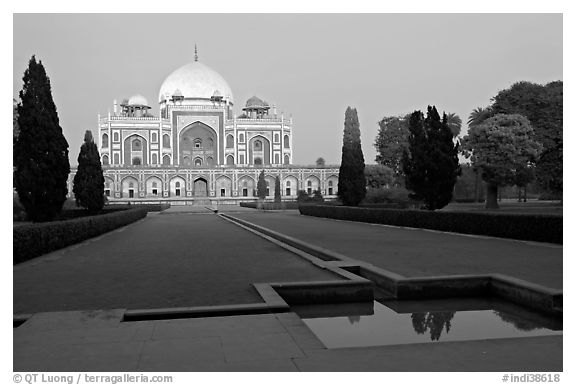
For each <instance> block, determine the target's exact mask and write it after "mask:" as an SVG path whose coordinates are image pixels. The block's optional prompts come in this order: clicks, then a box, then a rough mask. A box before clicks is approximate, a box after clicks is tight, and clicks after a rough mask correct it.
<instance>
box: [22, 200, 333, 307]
mask: <svg viewBox="0 0 576 385" xmlns="http://www.w3.org/2000/svg"><path fill="white" fill-rule="evenodd" d="M204 212H206V213H207V214H204V213H191V212H185V213H175V214H172V215H170V214H169V213H162V214H157V213H156V214H153V213H151V214H148V217H147V218H146V219H144V220H141V221H138V222H136V223H134V224H131V225H129V226H126V227H123V228H121V229H118V230H115V231H113V232H110V233H107V234H105V235H102V236H100V237H97V238H93V239H90V240H88V241H86V242H83V243H81V244H78V245H74V246H71V247H68V248H66V249H63V250H59V251H56V252H54V253H50V254H47V255H45V256H43V257H40V258H37V259H34V260H31V261H28V262H25V263H22V264H19V265H16V266H14V269H13V271H14V274H13V275H14V313H15V314H19V313H36V312H46V311H62V310H98V309H114V308H127V309H148V308H166V307H181V306H209V305H226V304H243V303H254V302H262V299H261V298H260V296H259V295H258V293H257V291H256V290H255V289H254V288H253V286H252V283H257V282H285V281H316V280H337V279H340V278H339V277H338V276H335V275H333V274H332V273H329V272H326V271H324V270H322V269H319V268H317V267H315V266H314V265H312V264H311V263H309V262H307V261H305V260H303V259H302V258H300V257H298V256H296V255H295V254H292V253H290V252H288V251H286V250H284V249H282V248H280V247H278V246H276V245H274V244H272V243H270V242H268V241H266V240H264V239H262V238H260V237H258V236H256V235H254V234H252V233H250V232H248V231H246V230H244V229H242V228H240V227H238V226H235V225H234V224H231V223H229V222H228V221H226V220H224V219H222V218H219V217H218V216H217V215H214V214H212V213H210V212H209V211H208V210H204Z"/></svg>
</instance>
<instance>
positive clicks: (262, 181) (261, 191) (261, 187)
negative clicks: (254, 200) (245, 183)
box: [256, 170, 268, 199]
mask: <svg viewBox="0 0 576 385" xmlns="http://www.w3.org/2000/svg"><path fill="white" fill-rule="evenodd" d="M267 188H268V186H267V185H266V178H265V177H264V170H262V171H260V175H258V184H257V185H256V190H257V191H256V195H257V196H258V199H266V195H267V194H266V190H267Z"/></svg>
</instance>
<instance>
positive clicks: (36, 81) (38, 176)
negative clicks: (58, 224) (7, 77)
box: [14, 56, 70, 222]
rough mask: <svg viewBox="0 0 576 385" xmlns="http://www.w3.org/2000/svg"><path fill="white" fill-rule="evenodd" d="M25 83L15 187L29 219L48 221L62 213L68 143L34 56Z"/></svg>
mask: <svg viewBox="0 0 576 385" xmlns="http://www.w3.org/2000/svg"><path fill="white" fill-rule="evenodd" d="M23 80H24V86H23V88H22V90H21V91H20V103H19V104H18V107H17V110H18V111H17V112H18V127H19V129H20V132H19V135H18V139H17V141H16V144H15V145H14V168H15V170H14V185H15V187H16V190H17V192H18V198H19V199H20V203H22V205H23V206H24V209H25V210H26V213H27V215H28V218H29V219H31V220H32V221H35V222H39V221H49V220H51V219H54V218H55V217H56V215H57V214H58V213H60V211H61V210H62V206H63V204H64V202H65V201H66V194H67V193H68V188H67V185H66V182H67V179H68V174H69V173H70V163H69V162H68V142H67V141H66V139H65V138H64V135H63V134H62V128H61V127H60V122H59V119H58V113H57V111H56V105H55V104H54V101H53V99H52V91H51V86H50V79H49V78H48V76H47V75H46V71H45V69H44V66H43V65H42V61H39V62H37V61H36V58H35V57H34V56H32V58H31V59H30V62H29V63H28V68H27V69H26V71H25V72H24V77H23Z"/></svg>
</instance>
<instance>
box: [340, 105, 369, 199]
mask: <svg viewBox="0 0 576 385" xmlns="http://www.w3.org/2000/svg"><path fill="white" fill-rule="evenodd" d="M338 196H339V197H340V199H342V203H343V204H344V205H345V206H358V204H359V203H360V202H361V201H362V199H364V197H365V196H366V178H365V177H364V154H363V153H362V145H361V143H360V123H358V113H357V111H356V109H355V108H350V107H348V108H347V109H346V114H345V117H344V139H343V143H342V163H341V164H340V175H339V178H338Z"/></svg>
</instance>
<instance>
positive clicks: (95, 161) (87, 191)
mask: <svg viewBox="0 0 576 385" xmlns="http://www.w3.org/2000/svg"><path fill="white" fill-rule="evenodd" d="M72 191H73V192H74V196H75V197H76V205H77V206H78V207H84V208H85V209H87V210H88V211H89V212H91V213H96V212H98V211H100V210H102V207H104V175H103V173H102V165H101V163H100V154H99V153H98V147H97V146H96V143H94V138H93V137H92V132H91V131H90V130H87V131H86V134H85V135H84V144H83V145H82V147H80V154H79V155H78V171H77V172H76V175H75V176H74V187H73V188H72Z"/></svg>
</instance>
